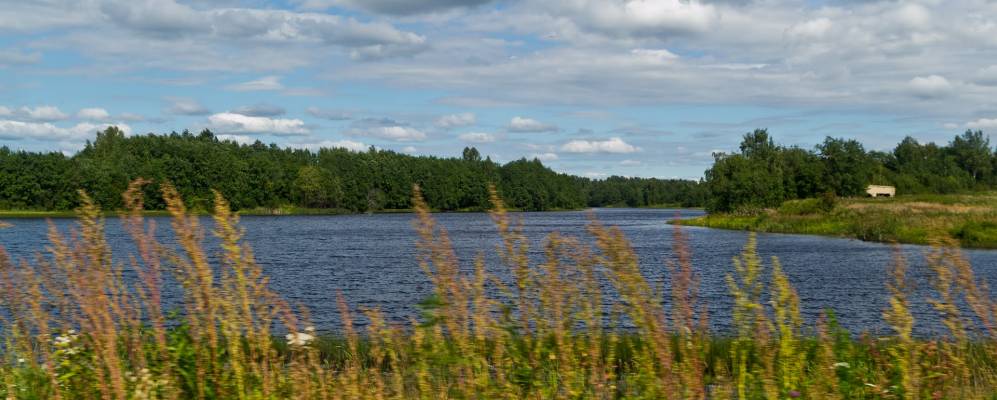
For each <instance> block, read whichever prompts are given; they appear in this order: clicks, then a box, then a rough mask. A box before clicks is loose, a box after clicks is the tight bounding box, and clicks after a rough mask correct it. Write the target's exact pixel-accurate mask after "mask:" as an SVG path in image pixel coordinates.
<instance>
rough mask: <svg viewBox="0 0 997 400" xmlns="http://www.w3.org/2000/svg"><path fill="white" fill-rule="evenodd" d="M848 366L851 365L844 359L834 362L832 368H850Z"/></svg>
mask: <svg viewBox="0 0 997 400" xmlns="http://www.w3.org/2000/svg"><path fill="white" fill-rule="evenodd" d="M850 367H851V365H850V364H848V363H846V362H844V361H842V362H836V363H834V368H850Z"/></svg>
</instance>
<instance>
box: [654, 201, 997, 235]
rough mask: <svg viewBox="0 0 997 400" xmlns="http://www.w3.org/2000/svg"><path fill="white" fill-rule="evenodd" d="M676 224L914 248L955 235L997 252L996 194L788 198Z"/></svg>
mask: <svg viewBox="0 0 997 400" xmlns="http://www.w3.org/2000/svg"><path fill="white" fill-rule="evenodd" d="M673 222H674V223H677V224H680V225H689V226H704V227H710V228H720V229H736V230H749V231H756V232H778V233H801V234H813V235H826V236H838V237H849V238H856V239H861V240H868V241H875V242H897V243H911V244H930V243H932V241H934V240H937V239H940V238H945V237H951V238H953V239H955V240H957V241H958V242H959V244H960V245H961V246H963V247H971V248H997V193H993V192H990V193H978V194H957V195H912V196H899V197H895V198H844V199H835V200H834V201H826V200H825V201H822V200H821V199H804V200H790V201H787V202H785V203H783V204H782V205H781V206H779V208H777V209H766V210H762V211H760V212H756V213H751V214H734V213H729V214H725V213H718V214H709V215H706V216H703V217H699V218H692V219H685V220H680V221H673Z"/></svg>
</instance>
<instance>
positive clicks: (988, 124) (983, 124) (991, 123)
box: [966, 118, 997, 129]
mask: <svg viewBox="0 0 997 400" xmlns="http://www.w3.org/2000/svg"><path fill="white" fill-rule="evenodd" d="M966 127H967V128H969V129H997V118H980V119H978V120H976V121H971V122H967V123H966Z"/></svg>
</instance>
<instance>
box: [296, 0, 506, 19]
mask: <svg viewBox="0 0 997 400" xmlns="http://www.w3.org/2000/svg"><path fill="white" fill-rule="evenodd" d="M491 1H493V0H420V1H414V0H302V1H301V6H302V7H303V8H306V9H317V10H324V9H327V8H330V7H348V8H353V9H360V10H365V11H369V12H374V13H382V14H392V15H409V14H422V13H430V12H442V11H447V10H452V9H455V8H462V7H474V6H477V5H481V4H485V3H489V2H491Z"/></svg>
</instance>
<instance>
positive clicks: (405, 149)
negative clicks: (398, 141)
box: [402, 146, 418, 154]
mask: <svg viewBox="0 0 997 400" xmlns="http://www.w3.org/2000/svg"><path fill="white" fill-rule="evenodd" d="M416 151H418V149H416V148H415V146H405V147H402V153H406V154H415V152H416Z"/></svg>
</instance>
